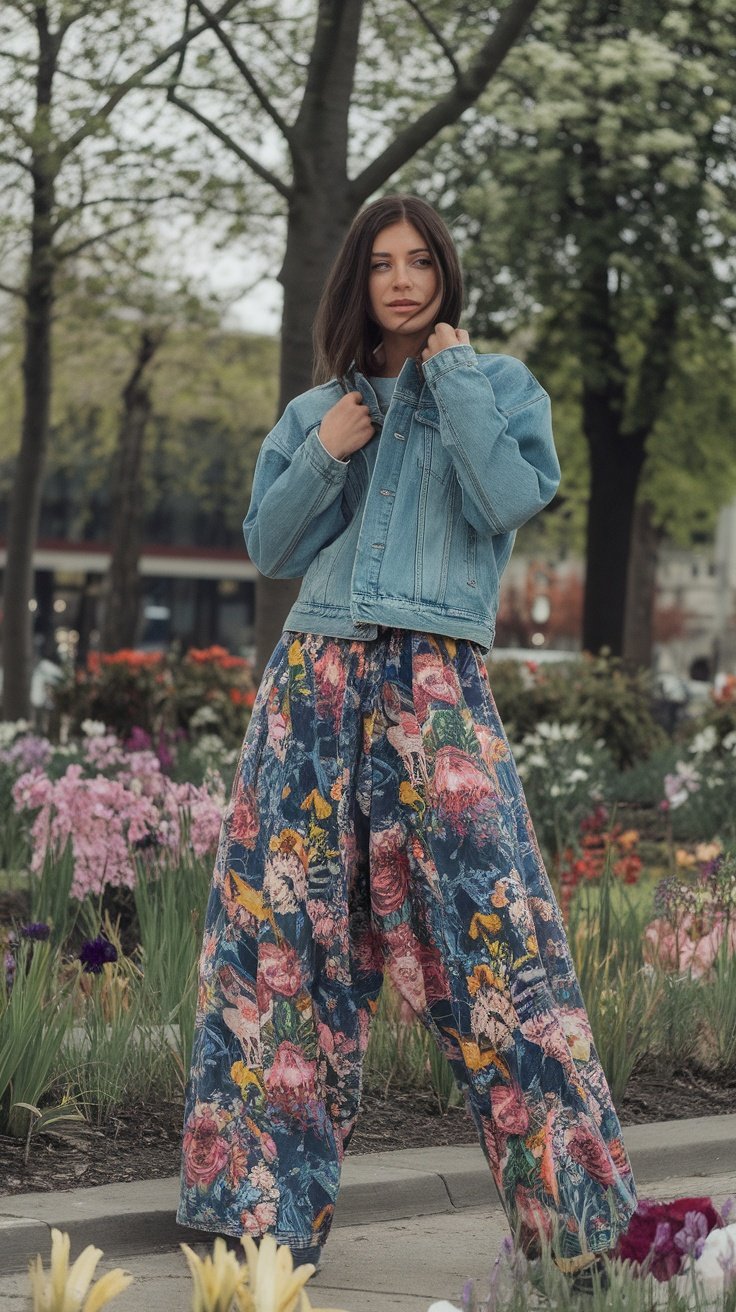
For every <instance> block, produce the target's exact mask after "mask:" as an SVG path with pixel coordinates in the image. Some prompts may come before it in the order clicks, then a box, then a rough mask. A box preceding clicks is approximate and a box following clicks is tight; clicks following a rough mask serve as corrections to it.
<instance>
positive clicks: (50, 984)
mask: <svg viewBox="0 0 736 1312" xmlns="http://www.w3.org/2000/svg"><path fill="white" fill-rule="evenodd" d="M12 976H13V977H12V980H9V979H8V977H7V974H6V966H5V965H3V968H2V969H0V1133H2V1134H9V1135H16V1136H17V1135H21V1134H24V1133H26V1129H27V1124H28V1118H29V1115H30V1113H29V1112H28V1110H27V1108H26V1107H24V1106H23V1105H22V1104H24V1103H25V1104H30V1105H31V1106H32V1107H37V1106H38V1105H39V1103H40V1102H41V1101H42V1099H43V1097H44V1095H45V1094H46V1093H47V1091H48V1090H49V1089H50V1088H51V1086H52V1084H53V1081H54V1077H55V1074H56V1071H57V1070H58V1065H59V1060H60V1054H61V1050H62V1046H63V1044H64V1041H65V1039H66V1037H67V1035H68V1034H69V1032H70V1030H71V1026H72V1024H73V1011H72V986H71V983H70V982H69V981H67V982H66V983H64V982H62V981H61V980H60V975H59V954H58V952H57V950H56V949H55V948H54V947H52V945H51V944H50V943H29V942H21V943H20V944H19V945H18V946H17V947H16V949H15V964H14V969H13V971H12Z"/></svg>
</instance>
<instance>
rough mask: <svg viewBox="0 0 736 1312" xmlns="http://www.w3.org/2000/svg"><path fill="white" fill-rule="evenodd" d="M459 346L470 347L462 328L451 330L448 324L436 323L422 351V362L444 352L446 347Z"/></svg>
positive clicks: (467, 337) (450, 325)
mask: <svg viewBox="0 0 736 1312" xmlns="http://www.w3.org/2000/svg"><path fill="white" fill-rule="evenodd" d="M460 344H462V345H464V346H470V338H469V336H468V334H467V333H466V331H465V329H464V328H453V327H452V324H449V323H437V324H435V326H434V332H433V333H430V334H429V337H428V338H427V345H426V346H425V348H424V350H423V351H422V360H423V361H424V360H429V359H430V358H431V356H433V355H437V354H438V352H439V351H444V350H446V349H447V347H448V346H458V345H460Z"/></svg>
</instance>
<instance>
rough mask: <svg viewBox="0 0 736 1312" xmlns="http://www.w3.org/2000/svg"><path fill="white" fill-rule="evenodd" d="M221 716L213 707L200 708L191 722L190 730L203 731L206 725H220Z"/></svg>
mask: <svg viewBox="0 0 736 1312" xmlns="http://www.w3.org/2000/svg"><path fill="white" fill-rule="evenodd" d="M218 723H219V716H218V714H217V711H215V710H214V709H213V707H212V706H200V708H199V710H198V711H195V712H194V715H193V716H192V718H191V720H190V721H189V728H190V729H202V728H204V726H205V725H206V724H218Z"/></svg>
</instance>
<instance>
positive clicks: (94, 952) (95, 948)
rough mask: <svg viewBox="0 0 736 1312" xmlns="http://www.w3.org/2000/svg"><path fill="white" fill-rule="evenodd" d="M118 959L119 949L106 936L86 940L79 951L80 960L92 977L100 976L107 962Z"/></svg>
mask: <svg viewBox="0 0 736 1312" xmlns="http://www.w3.org/2000/svg"><path fill="white" fill-rule="evenodd" d="M117 959H118V954H117V949H116V948H114V947H113V945H112V943H111V942H110V940H109V938H105V935H104V934H100V935H98V937H97V938H88V939H86V940H85V942H84V943H83V944H82V946H81V948H80V949H79V960H80V961H81V963H82V966H83V967H84V969H85V970H86V971H88V972H89V974H90V975H99V974H100V972H101V971H102V967H103V966H104V965H105V962H107V961H117Z"/></svg>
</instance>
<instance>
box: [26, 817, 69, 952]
mask: <svg viewBox="0 0 736 1312" xmlns="http://www.w3.org/2000/svg"><path fill="white" fill-rule="evenodd" d="M73 880H74V848H73V843H72V839H71V837H70V838H68V839H67V842H66V844H65V846H64V850H63V852H57V851H55V850H54V849H53V848H49V849H48V851H47V853H46V856H45V857H44V862H43V866H42V867H41V870H40V872H39V874H37V875H34V874H30V875H29V878H28V887H29V893H30V918H31V920H32V921H34V922H36V923H38V922H41V923H42V924H44V925H48V926H49V928H50V930H51V942H52V943H54V944H55V945H56V947H58V948H62V947H63V946H64V945H65V944H66V942H67V940H68V939H69V937H70V935H71V933H72V931H73V929H74V925H75V923H76V920H77V915H78V912H79V903H78V902H77V901H76V899H75V898H73V897H72V896H71V887H72V882H73Z"/></svg>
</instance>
